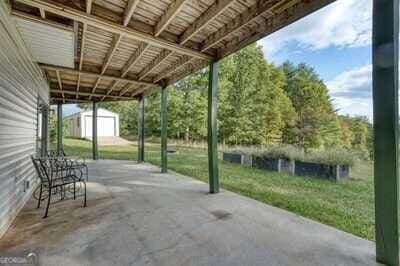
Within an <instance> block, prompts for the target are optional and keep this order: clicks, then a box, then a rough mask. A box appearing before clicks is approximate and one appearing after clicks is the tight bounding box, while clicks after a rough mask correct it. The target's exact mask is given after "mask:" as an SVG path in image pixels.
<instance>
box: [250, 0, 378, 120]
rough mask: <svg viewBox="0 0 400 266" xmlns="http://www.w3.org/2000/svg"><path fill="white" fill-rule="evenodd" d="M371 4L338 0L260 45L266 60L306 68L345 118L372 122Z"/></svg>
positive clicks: (268, 38)
mask: <svg viewBox="0 0 400 266" xmlns="http://www.w3.org/2000/svg"><path fill="white" fill-rule="evenodd" d="M371 29H372V1H371V0H338V1H336V2H335V3H333V4H331V5H329V6H327V7H325V8H323V9H321V10H319V11H317V12H315V13H313V14H311V15H309V16H308V17H306V18H303V19H301V20H299V21H297V22H295V23H293V24H291V25H289V26H288V27H285V28H284V29H281V30H280V31H278V32H276V33H273V34H271V35H270V36H267V37H266V38H264V39H262V40H260V41H258V43H259V44H260V45H262V46H263V50H264V55H265V57H266V59H267V60H269V61H272V62H274V63H275V64H281V63H282V62H284V61H285V60H290V61H293V62H294V63H301V62H305V63H307V64H309V65H310V66H312V67H313V68H314V69H315V70H316V71H317V73H318V74H319V75H320V77H321V79H323V80H324V81H325V83H326V85H327V87H328V89H329V93H330V95H331V97H332V98H333V103H334V105H335V107H336V108H337V109H338V110H339V113H340V114H349V115H365V116H368V117H369V118H370V119H371V120H372V68H371Z"/></svg>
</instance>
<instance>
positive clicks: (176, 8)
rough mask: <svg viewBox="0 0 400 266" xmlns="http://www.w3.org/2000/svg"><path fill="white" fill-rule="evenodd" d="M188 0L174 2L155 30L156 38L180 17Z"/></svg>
mask: <svg viewBox="0 0 400 266" xmlns="http://www.w3.org/2000/svg"><path fill="white" fill-rule="evenodd" d="M186 1H187V0H175V1H174V2H172V3H171V4H170V5H169V7H168V9H167V11H166V12H165V13H164V15H163V16H162V17H161V19H160V21H159V22H158V23H157V25H156V27H155V29H154V36H158V35H160V34H161V32H163V30H165V29H166V28H167V27H168V25H169V24H170V23H171V21H172V20H173V19H174V18H175V17H176V16H177V15H178V13H179V12H180V11H181V10H182V8H183V5H184V4H185V2H186Z"/></svg>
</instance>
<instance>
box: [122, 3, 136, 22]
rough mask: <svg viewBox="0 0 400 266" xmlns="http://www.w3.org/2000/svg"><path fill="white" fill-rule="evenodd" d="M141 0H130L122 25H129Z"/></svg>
mask: <svg viewBox="0 0 400 266" xmlns="http://www.w3.org/2000/svg"><path fill="white" fill-rule="evenodd" d="M139 2H140V0H128V4H127V6H126V8H125V12H124V19H123V22H122V25H124V26H127V25H128V24H129V21H130V20H131V18H132V16H133V13H134V12H135V9H136V7H137V5H138V4H139Z"/></svg>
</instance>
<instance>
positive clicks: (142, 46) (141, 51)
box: [121, 42, 150, 78]
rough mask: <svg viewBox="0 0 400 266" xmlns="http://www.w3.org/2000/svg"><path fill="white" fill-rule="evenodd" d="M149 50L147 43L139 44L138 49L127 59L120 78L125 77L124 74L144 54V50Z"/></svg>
mask: <svg viewBox="0 0 400 266" xmlns="http://www.w3.org/2000/svg"><path fill="white" fill-rule="evenodd" d="M148 48H150V45H148V44H147V43H143V42H142V43H140V44H139V47H138V48H137V49H136V51H135V52H134V53H133V55H132V56H131V57H130V58H129V60H128V62H127V63H126V65H125V66H124V67H123V68H122V71H121V77H122V78H123V77H125V76H126V74H128V72H129V71H130V70H131V68H132V67H133V66H134V65H135V64H136V63H137V62H138V61H139V59H140V58H141V56H142V55H143V54H144V53H145V52H146V50H147V49H148Z"/></svg>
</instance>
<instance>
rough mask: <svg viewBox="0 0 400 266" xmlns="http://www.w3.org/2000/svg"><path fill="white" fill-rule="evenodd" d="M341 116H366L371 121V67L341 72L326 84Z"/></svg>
mask: <svg viewBox="0 0 400 266" xmlns="http://www.w3.org/2000/svg"><path fill="white" fill-rule="evenodd" d="M326 85H327V87H328V89H329V93H330V95H331V97H332V98H333V102H334V104H335V106H336V108H338V109H339V113H341V114H349V115H366V116H368V117H369V118H370V119H371V120H372V66H371V65H366V66H363V67H360V68H356V69H352V70H349V71H346V72H343V73H341V74H339V75H338V76H336V77H335V78H334V79H332V80H330V81H328V82H326Z"/></svg>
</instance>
